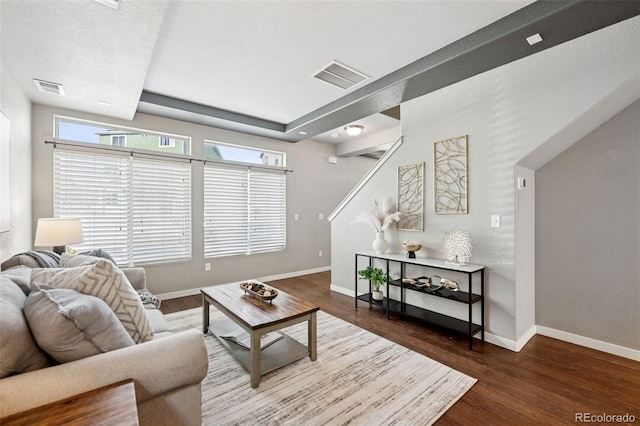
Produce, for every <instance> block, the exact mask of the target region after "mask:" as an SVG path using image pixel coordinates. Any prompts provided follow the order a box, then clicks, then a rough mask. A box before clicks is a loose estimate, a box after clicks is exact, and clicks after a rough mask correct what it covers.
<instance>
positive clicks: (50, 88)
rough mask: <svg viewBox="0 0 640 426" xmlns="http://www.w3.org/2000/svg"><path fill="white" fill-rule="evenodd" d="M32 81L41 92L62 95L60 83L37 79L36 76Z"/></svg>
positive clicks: (62, 90)
mask: <svg viewBox="0 0 640 426" xmlns="http://www.w3.org/2000/svg"><path fill="white" fill-rule="evenodd" d="M33 82H34V83H35V84H36V87H37V88H38V90H39V91H41V92H45V93H51V94H53V95H60V96H64V88H63V87H62V84H58V83H51V82H50V81H44V80H38V79H37V78H34V79H33Z"/></svg>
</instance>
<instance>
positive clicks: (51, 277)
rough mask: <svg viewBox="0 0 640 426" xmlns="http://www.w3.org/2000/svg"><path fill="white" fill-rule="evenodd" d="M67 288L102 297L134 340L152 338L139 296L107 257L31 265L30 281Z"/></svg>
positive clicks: (136, 341)
mask: <svg viewBox="0 0 640 426" xmlns="http://www.w3.org/2000/svg"><path fill="white" fill-rule="evenodd" d="M34 281H38V282H42V283H46V284H48V285H50V286H52V287H56V288H67V289H71V290H76V291H79V292H80V293H84V294H88V295H90V296H96V297H99V298H100V299H102V300H104V301H105V302H106V303H107V305H109V307H110V308H111V310H113V312H114V313H115V314H116V316H117V317H118V319H119V320H120V322H121V323H122V325H123V326H124V328H125V330H127V333H128V334H129V336H131V338H132V339H133V341H134V342H135V343H141V342H146V341H149V340H152V339H153V329H152V328H151V324H150V322H149V319H148V318H147V314H146V313H145V308H144V306H143V305H142V301H141V300H140V296H138V293H137V292H136V291H135V289H134V288H133V286H132V285H131V283H130V282H129V280H128V279H127V277H126V276H125V275H124V273H123V272H122V271H121V270H120V269H119V268H118V267H117V266H115V265H114V264H113V263H111V262H109V261H108V260H98V261H97V262H96V263H95V264H93V265H89V266H80V267H77V268H63V269H51V268H42V269H33V270H32V272H31V282H34Z"/></svg>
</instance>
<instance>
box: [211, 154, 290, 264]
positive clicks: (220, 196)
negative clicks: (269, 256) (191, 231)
mask: <svg viewBox="0 0 640 426" xmlns="http://www.w3.org/2000/svg"><path fill="white" fill-rule="evenodd" d="M204 220H205V224H204V233H205V236H204V255H205V257H219V256H231V255H238V254H254V253H262V252H269V251H277V250H284V247H285V244H286V176H285V174H284V172H281V171H277V172H271V171H262V170H257V169H248V168H233V167H226V166H224V165H220V164H215V165H205V168H204Z"/></svg>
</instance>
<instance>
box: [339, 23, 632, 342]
mask: <svg viewBox="0 0 640 426" xmlns="http://www.w3.org/2000/svg"><path fill="white" fill-rule="evenodd" d="M639 37H640V19H637V18H635V19H632V20H630V21H625V22H622V23H620V24H617V25H615V26H613V27H609V28H606V29H604V30H601V31H598V32H596V33H592V34H590V35H587V36H585V37H582V38H580V39H577V40H574V41H572V42H569V43H566V44H563V45H561V46H558V47H555V48H553V49H549V50H546V51H544V52H541V53H539V54H536V55H533V56H530V57H527V58H524V59H522V60H520V61H517V62H515V63H511V64H508V65H505V66H503V67H500V68H498V69H495V70H492V71H489V72H486V73H484V74H481V75H479V76H475V77H473V78H470V79H467V80H465V81H463V82H461V83H458V84H455V85H453V86H450V87H447V88H444V89H442V90H439V91H437V92H434V93H431V94H429V95H426V96H423V97H421V98H418V99H415V100H412V101H410V102H407V103H405V104H402V114H401V116H402V127H403V137H404V143H403V145H402V146H401V147H400V149H398V151H396V153H395V154H394V156H393V157H392V158H391V159H390V160H389V162H388V163H386V164H385V165H384V166H383V167H382V168H381V169H380V170H379V171H378V172H377V174H376V175H374V176H373V178H372V179H371V180H370V181H369V183H368V184H367V185H365V187H364V188H363V189H362V191H361V192H360V193H359V194H357V195H356V197H355V198H354V199H353V201H352V202H351V203H350V204H349V205H347V206H346V207H345V209H344V210H342V212H341V213H340V214H339V215H338V216H337V217H336V218H335V220H334V221H333V222H332V248H333V251H332V256H333V258H332V272H333V275H332V284H333V285H334V286H336V287H340V288H342V289H344V290H345V291H353V283H354V277H353V275H354V264H353V262H354V260H353V259H354V256H353V253H354V251H356V250H361V249H369V248H370V245H371V242H372V241H373V238H374V235H373V233H372V231H370V230H367V229H366V228H364V227H363V226H361V225H351V221H352V220H353V218H354V217H356V216H357V215H358V213H359V212H361V211H362V210H363V209H366V208H368V206H369V204H370V203H371V200H372V199H373V198H380V197H384V196H394V197H395V195H396V179H397V178H396V170H397V166H398V165H403V164H410V163H415V162H416V161H420V160H422V161H425V162H426V170H427V173H426V186H425V187H426V189H427V191H426V206H425V211H426V219H425V231H424V232H420V233H409V232H398V231H396V232H393V233H391V235H388V237H387V239H388V240H389V241H390V243H391V244H390V245H391V248H390V251H399V248H400V247H399V243H400V241H402V240H405V239H411V240H417V241H419V242H421V243H422V244H423V246H424V247H425V248H426V249H423V250H422V251H421V252H420V253H419V254H418V255H420V256H425V257H436V258H441V257H442V256H441V254H440V247H441V241H442V236H443V234H444V232H445V231H447V230H448V229H450V228H451V227H454V226H458V227H459V228H462V229H465V230H467V231H469V232H470V234H471V237H472V239H473V246H474V250H473V256H472V259H471V262H472V263H482V264H485V265H486V266H487V274H486V283H487V285H486V295H487V298H488V300H487V304H486V305H487V307H486V310H487V329H488V332H489V333H490V337H489V338H490V340H492V341H494V342H495V343H498V344H501V345H503V346H506V347H509V348H512V349H515V348H516V341H517V340H518V339H519V338H520V337H521V335H522V333H525V332H526V331H527V330H528V329H529V328H528V327H529V323H531V320H532V318H533V315H532V313H533V308H522V306H523V304H524V303H525V302H526V298H527V297H531V298H532V295H533V289H532V288H531V286H532V284H533V281H532V280H530V279H526V280H524V281H523V282H519V281H518V280H517V274H516V271H517V270H518V268H517V267H516V260H517V257H516V249H515V245H516V243H517V242H518V238H516V196H515V191H516V189H515V184H516V180H515V166H516V165H517V164H518V162H519V160H520V159H522V158H523V157H525V156H526V155H527V154H528V153H530V152H532V151H534V150H535V149H536V148H537V147H538V146H540V145H542V144H543V143H545V142H546V141H548V140H550V139H552V138H553V137H554V135H556V134H558V133H559V132H561V131H562V129H563V128H564V127H565V126H566V125H567V124H568V123H571V122H573V121H575V120H577V119H578V118H579V117H580V116H581V115H582V114H584V113H585V112H587V111H589V110H590V108H592V107H593V106H594V105H596V104H598V103H599V102H601V101H602V100H603V99H605V98H606V97H607V96H608V95H609V94H610V93H612V92H615V90H616V89H617V88H619V87H620V86H622V85H624V84H625V83H626V82H627V81H629V80H630V79H633V78H634V76H636V75H637V74H638V72H639V71H640V70H639V69H638V66H639V64H640V48H639V47H638V44H637V40H638V38H639ZM587 41H592V42H594V43H595V49H594V45H593V44H592V45H591V46H587V43H586V42H587ZM597 124H599V123H597ZM597 124H596V126H597ZM464 134H468V135H469V179H468V181H469V194H470V196H469V214H467V215H434V214H433V213H432V212H433V201H432V200H433V189H432V188H433V175H432V168H433V143H434V142H436V141H439V140H443V139H448V138H451V137H456V136H460V135H464ZM573 142H575V140H574V141H573ZM529 204H531V203H529ZM529 208H531V206H529ZM492 214H499V215H501V219H502V220H501V221H502V227H501V228H490V216H491V215H492ZM530 217H531V216H529V218H528V219H527V215H524V216H523V218H522V220H530ZM528 251H529V252H531V248H529V249H528ZM523 253H526V251H524V252H523ZM523 268H524V269H520V270H521V271H527V270H531V269H532V268H531V262H530V260H529V261H528V265H524V266H523ZM518 295H522V296H521V297H519V296H518ZM517 297H519V299H518V303H516V298H517ZM423 299H424V300H421V301H420V302H419V303H421V304H424V305H428V304H431V305H433V304H434V303H433V301H431V300H428V299H427V297H424V298H423ZM532 302H533V300H532ZM436 305H438V306H443V311H444V312H445V313H449V314H452V315H454V316H460V314H461V313H462V316H464V309H461V308H460V307H456V306H448V305H446V304H443V303H441V302H438V303H437V304H436ZM519 307H520V310H521V312H519V311H517V309H519ZM531 325H532V324H531Z"/></svg>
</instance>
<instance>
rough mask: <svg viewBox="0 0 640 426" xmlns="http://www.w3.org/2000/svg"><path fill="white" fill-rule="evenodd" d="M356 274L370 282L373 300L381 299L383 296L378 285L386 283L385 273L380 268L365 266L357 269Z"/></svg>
mask: <svg viewBox="0 0 640 426" xmlns="http://www.w3.org/2000/svg"><path fill="white" fill-rule="evenodd" d="M358 275H360V277H361V278H360V279H362V280H369V281H370V282H371V286H372V287H373V295H372V297H373V300H382V298H383V296H382V290H381V289H380V287H382V286H383V285H384V284H386V283H387V274H385V273H384V271H383V270H382V269H380V268H373V267H371V266H367V267H366V268H365V269H362V270H360V271H358Z"/></svg>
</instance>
